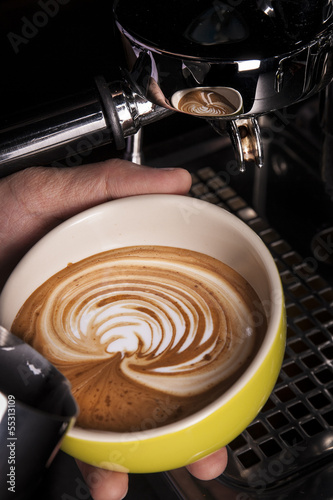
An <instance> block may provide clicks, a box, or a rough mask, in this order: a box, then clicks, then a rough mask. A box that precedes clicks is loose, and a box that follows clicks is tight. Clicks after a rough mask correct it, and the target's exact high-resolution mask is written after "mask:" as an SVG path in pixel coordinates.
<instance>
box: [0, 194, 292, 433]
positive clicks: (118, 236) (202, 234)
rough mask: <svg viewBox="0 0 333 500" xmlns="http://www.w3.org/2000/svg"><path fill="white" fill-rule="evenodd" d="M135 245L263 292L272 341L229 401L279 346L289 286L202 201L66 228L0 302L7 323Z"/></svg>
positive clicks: (111, 211) (121, 207)
mask: <svg viewBox="0 0 333 500" xmlns="http://www.w3.org/2000/svg"><path fill="white" fill-rule="evenodd" d="M131 245H164V246H173V247H180V248H187V249H191V250H195V251H198V252H202V253H205V254H207V255H210V256H212V257H215V258H217V259H219V260H221V261H223V262H224V263H226V264H227V265H229V266H230V267H232V268H233V269H235V270H236V271H237V272H238V273H240V274H241V275H242V276H243V277H244V278H245V279H247V280H248V282H249V283H250V284H251V285H252V287H253V288H254V289H255V291H256V292H257V294H258V296H259V298H260V299H261V300H262V302H263V303H264V306H265V310H266V311H267V315H268V329H267V334H266V338H265V340H264V343H263V345H262V346H261V348H260V351H259V353H258V355H257V356H256V358H255V360H254V362H253V363H252V365H251V366H250V367H249V369H248V370H247V371H246V372H245V374H244V375H243V376H242V377H241V380H240V381H238V383H236V384H235V387H234V386H233V387H232V388H231V390H229V391H227V392H228V394H225V395H223V396H222V398H228V397H231V396H232V393H233V392H234V391H237V390H238V389H237V387H238V388H239V387H240V386H239V384H240V385H242V384H244V383H245V382H246V380H247V379H248V378H249V377H250V376H251V374H253V371H255V370H256V369H257V368H258V366H260V363H261V362H262V360H263V359H264V357H265V356H266V354H267V352H268V350H269V349H270V347H271V344H272V342H273V341H274V338H275V335H276V332H277V330H278V326H279V322H280V319H281V311H282V309H283V297H282V291H281V283H280V279H279V275H278V272H277V270H276V267H275V265H274V261H273V259H272V257H271V255H270V253H269V251H268V250H267V248H266V247H265V245H264V244H263V242H262V241H261V239H260V238H259V237H258V236H257V235H256V234H255V233H254V232H253V231H252V230H251V229H250V228H249V227H248V226H246V224H244V223H243V222H241V221H240V220H239V219H238V218H236V217H235V216H233V215H232V214H230V213H229V212H227V211H225V210H223V209H221V208H220V207H217V206H215V205H212V204H210V203H207V202H204V201H201V200H196V199H193V198H190V197H185V196H177V195H144V196H135V197H130V198H126V199H122V200H116V201H112V202H109V203H106V204H103V205H100V206H98V207H95V208H92V209H89V210H87V211H86V212H84V213H82V214H79V215H77V216H75V217H73V218H72V219H70V220H68V221H66V222H65V223H63V224H61V225H60V226H59V227H57V228H56V229H54V230H53V231H51V232H50V233H49V234H48V235H46V236H45V237H44V238H43V239H42V240H41V241H39V242H38V243H37V244H36V245H35V246H34V247H33V248H32V249H31V250H30V251H29V252H28V253H27V255H26V256H25V257H24V258H23V259H22V261H21V262H20V263H19V264H18V266H17V267H16V268H15V270H14V271H13V273H12V275H11V276H10V278H9V280H8V281H7V284H6V285H5V288H4V290H3V292H2V294H1V297H0V323H1V324H2V325H3V326H4V327H5V328H7V329H10V328H11V325H12V322H13V320H14V318H15V316H16V314H17V312H18V310H19V309H20V307H21V306H22V305H23V303H24V302H25V300H26V299H27V298H28V297H29V296H30V294H31V293H32V292H33V291H34V290H35V289H36V288H37V287H38V286H40V285H41V284H42V283H43V282H44V281H45V280H47V279H48V278H49V277H50V276H52V275H53V274H55V273H56V272H57V271H59V270H61V269H63V268H64V267H66V266H67V264H68V263H70V262H77V261H79V260H81V259H83V258H86V257H88V256H90V255H93V254H96V253H99V252H103V251H106V250H109V249H113V248H120V247H126V246H131ZM237 384H238V386H237ZM230 391H231V392H230ZM229 393H230V394H229ZM219 404H220V403H219ZM189 418H191V417H189ZM170 425H173V426H174V425H179V424H178V423H176V424H170ZM74 431H76V430H75V429H74ZM148 432H160V431H159V429H157V430H156V429H153V430H152V431H148ZM104 434H105V433H104ZM121 439H124V435H122V437H121Z"/></svg>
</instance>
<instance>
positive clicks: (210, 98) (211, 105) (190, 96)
mask: <svg viewBox="0 0 333 500" xmlns="http://www.w3.org/2000/svg"><path fill="white" fill-rule="evenodd" d="M178 109H179V110H180V111H183V112H184V113H191V114H194V115H200V116H212V117H215V116H222V115H224V116H225V115H231V114H232V113H235V111H237V109H236V108H235V106H234V105H233V104H231V102H230V101H229V100H228V99H227V98H226V97H224V96H223V95H221V94H219V93H217V92H213V91H212V90H202V89H198V90H192V91H191V92H187V93H186V94H184V95H183V97H182V98H181V99H180V100H179V103H178Z"/></svg>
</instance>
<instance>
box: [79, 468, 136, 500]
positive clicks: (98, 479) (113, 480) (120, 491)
mask: <svg viewBox="0 0 333 500" xmlns="http://www.w3.org/2000/svg"><path fill="white" fill-rule="evenodd" d="M76 462H77V465H78V467H79V469H80V471H81V474H82V476H83V478H84V480H85V482H86V484H87V486H88V488H89V490H90V494H91V496H92V497H93V499H94V500H122V499H123V498H124V497H125V496H126V494H127V491H128V475H127V474H124V473H122V472H115V471H110V470H105V469H100V468H98V467H93V466H92V465H88V464H86V463H84V462H81V461H80V460H77V461H76Z"/></svg>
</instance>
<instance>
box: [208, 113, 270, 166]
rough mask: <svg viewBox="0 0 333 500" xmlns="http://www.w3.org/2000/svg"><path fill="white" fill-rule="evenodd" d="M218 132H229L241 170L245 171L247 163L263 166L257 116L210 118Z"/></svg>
mask: <svg viewBox="0 0 333 500" xmlns="http://www.w3.org/2000/svg"><path fill="white" fill-rule="evenodd" d="M208 121H209V123H210V124H211V126H212V127H213V129H214V130H215V131H216V132H217V133H218V134H221V135H222V134H225V133H226V132H227V133H228V134H229V137H230V139H231V143H232V145H233V148H234V152H235V155H236V160H237V163H238V166H239V170H240V171H241V172H244V171H245V170H246V165H247V164H253V165H255V166H256V167H258V168H261V167H262V166H263V164H264V153H263V146H262V140H261V133H260V128H259V124H258V121H257V119H256V118H254V117H252V118H247V119H246V118H243V119H236V120H228V121H223V120H208Z"/></svg>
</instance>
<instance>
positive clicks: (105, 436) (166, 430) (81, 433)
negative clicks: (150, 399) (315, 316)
mask: <svg viewBox="0 0 333 500" xmlns="http://www.w3.org/2000/svg"><path fill="white" fill-rule="evenodd" d="M148 199H150V200H151V202H152V203H157V202H160V201H161V200H162V199H163V200H164V201H165V202H168V201H169V200H170V201H172V200H173V201H177V202H178V203H179V202H181V203H185V204H188V203H193V200H195V203H196V206H199V205H200V204H201V205H202V206H205V207H206V209H207V210H209V211H211V212H215V213H216V214H223V215H222V217H223V218H226V219H229V222H231V221H232V224H233V228H236V229H237V231H238V232H241V233H242V234H244V237H246V240H247V241H248V242H249V243H251V246H252V247H253V248H255V250H256V253H257V255H258V256H259V257H260V260H261V262H262V263H263V268H264V269H265V270H266V271H267V273H266V274H267V276H268V279H269V289H270V292H271V294H273V293H274V307H273V308H272V314H271V315H270V317H269V318H267V319H268V326H267V331H266V334H265V337H264V340H263V342H262V344H261V346H260V348H259V350H258V352H257V354H256V356H255V358H254V359H253V360H252V362H251V364H250V365H249V366H248V368H247V369H246V370H245V371H244V373H243V374H242V375H241V376H240V377H239V379H237V381H236V382H235V383H233V384H232V386H231V387H230V388H229V389H228V390H227V391H225V392H224V393H223V394H222V395H221V396H219V397H218V398H217V399H216V400H215V401H213V402H212V403H210V404H208V405H207V406H205V407H204V408H202V409H201V410H199V411H197V412H196V413H194V414H192V415H189V416H188V417H186V418H183V419H181V420H179V421H176V422H173V423H171V424H167V425H164V426H160V427H156V428H152V429H147V430H137V431H133V432H114V431H104V430H94V429H85V428H80V427H78V426H74V427H72V428H71V429H70V430H69V432H68V436H70V437H71V438H75V439H79V440H84V441H94V442H104V443H108V442H112V443H117V442H118V443H121V442H131V441H133V440H146V439H151V438H156V437H159V436H162V435H165V434H170V433H175V432H178V431H180V430H184V429H186V428H189V427H192V426H193V425H195V424H197V423H198V422H199V421H201V420H203V419H205V418H206V417H208V416H209V415H211V414H212V413H214V412H215V411H217V410H218V409H219V408H221V407H222V406H223V405H225V404H226V403H228V402H229V401H230V400H231V399H232V398H233V397H234V396H235V395H236V394H237V393H238V392H240V391H241V390H242V389H243V388H244V387H245V386H246V384H247V382H248V381H249V380H250V379H252V378H253V376H254V374H255V373H256V372H257V371H258V369H259V368H260V366H261V364H262V363H263V360H264V359H265V358H266V356H267V355H268V353H269V351H270V349H271V347H272V345H273V343H274V341H275V339H276V337H277V335H279V326H280V324H281V318H282V316H283V311H284V301H283V290H282V284H281V280H280V276H279V273H278V270H277V268H276V265H275V262H274V259H273V257H272V255H271V253H270V252H269V250H268V248H267V247H266V245H265V244H264V242H263V241H262V239H261V238H260V237H259V236H258V235H257V234H256V233H255V232H254V231H253V230H252V229H251V228H250V227H249V226H248V225H247V224H246V223H245V222H244V221H242V220H241V219H239V218H238V217H237V216H236V215H234V214H232V213H230V212H228V211H227V210H226V209H224V208H222V207H219V206H217V205H214V204H212V203H209V202H207V201H205V200H200V199H195V198H192V197H187V196H183V195H174V194H146V195H135V196H131V197H126V198H121V199H117V200H112V201H108V202H105V203H103V204H100V205H97V206H95V207H92V208H89V209H87V210H85V211H83V212H81V213H79V214H77V215H75V216H73V217H71V218H70V219H68V220H67V221H65V222H63V223H61V224H60V225H59V226H57V227H56V228H54V229H53V230H52V231H50V233H48V234H47V235H46V236H44V237H43V238H42V240H40V241H39V242H38V243H36V245H35V246H34V247H33V248H32V249H31V250H30V251H29V252H28V253H27V254H26V257H27V258H28V255H29V254H30V252H32V251H33V249H34V248H35V247H36V246H38V245H40V244H43V243H42V242H44V241H48V240H49V239H50V238H54V237H55V235H56V234H57V233H59V232H61V230H62V229H65V228H66V227H68V226H71V225H73V224H75V225H76V224H78V223H80V222H82V221H84V220H86V219H89V218H91V217H95V216H102V217H105V214H106V211H107V212H108V211H109V210H113V208H116V209H117V207H118V208H120V209H122V210H124V206H126V205H128V204H129V205H131V204H132V207H133V203H135V202H136V201H138V202H139V203H140V200H141V201H142V202H144V201H145V200H148ZM122 205H124V206H123V207H122ZM220 216H221V215H220ZM119 248H120V246H119ZM184 248H185V247H184ZM24 260H25V257H24V258H23V259H22V261H21V262H20V263H19V264H18V266H22V265H24ZM18 266H17V267H18ZM13 273H15V270H14V271H13ZM13 273H12V274H13ZM9 282H10V278H9V279H8V281H7V283H6V285H5V287H4V289H3V292H2V293H4V292H5V290H6V287H7V284H8V283H9ZM0 302H1V301H0Z"/></svg>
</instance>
